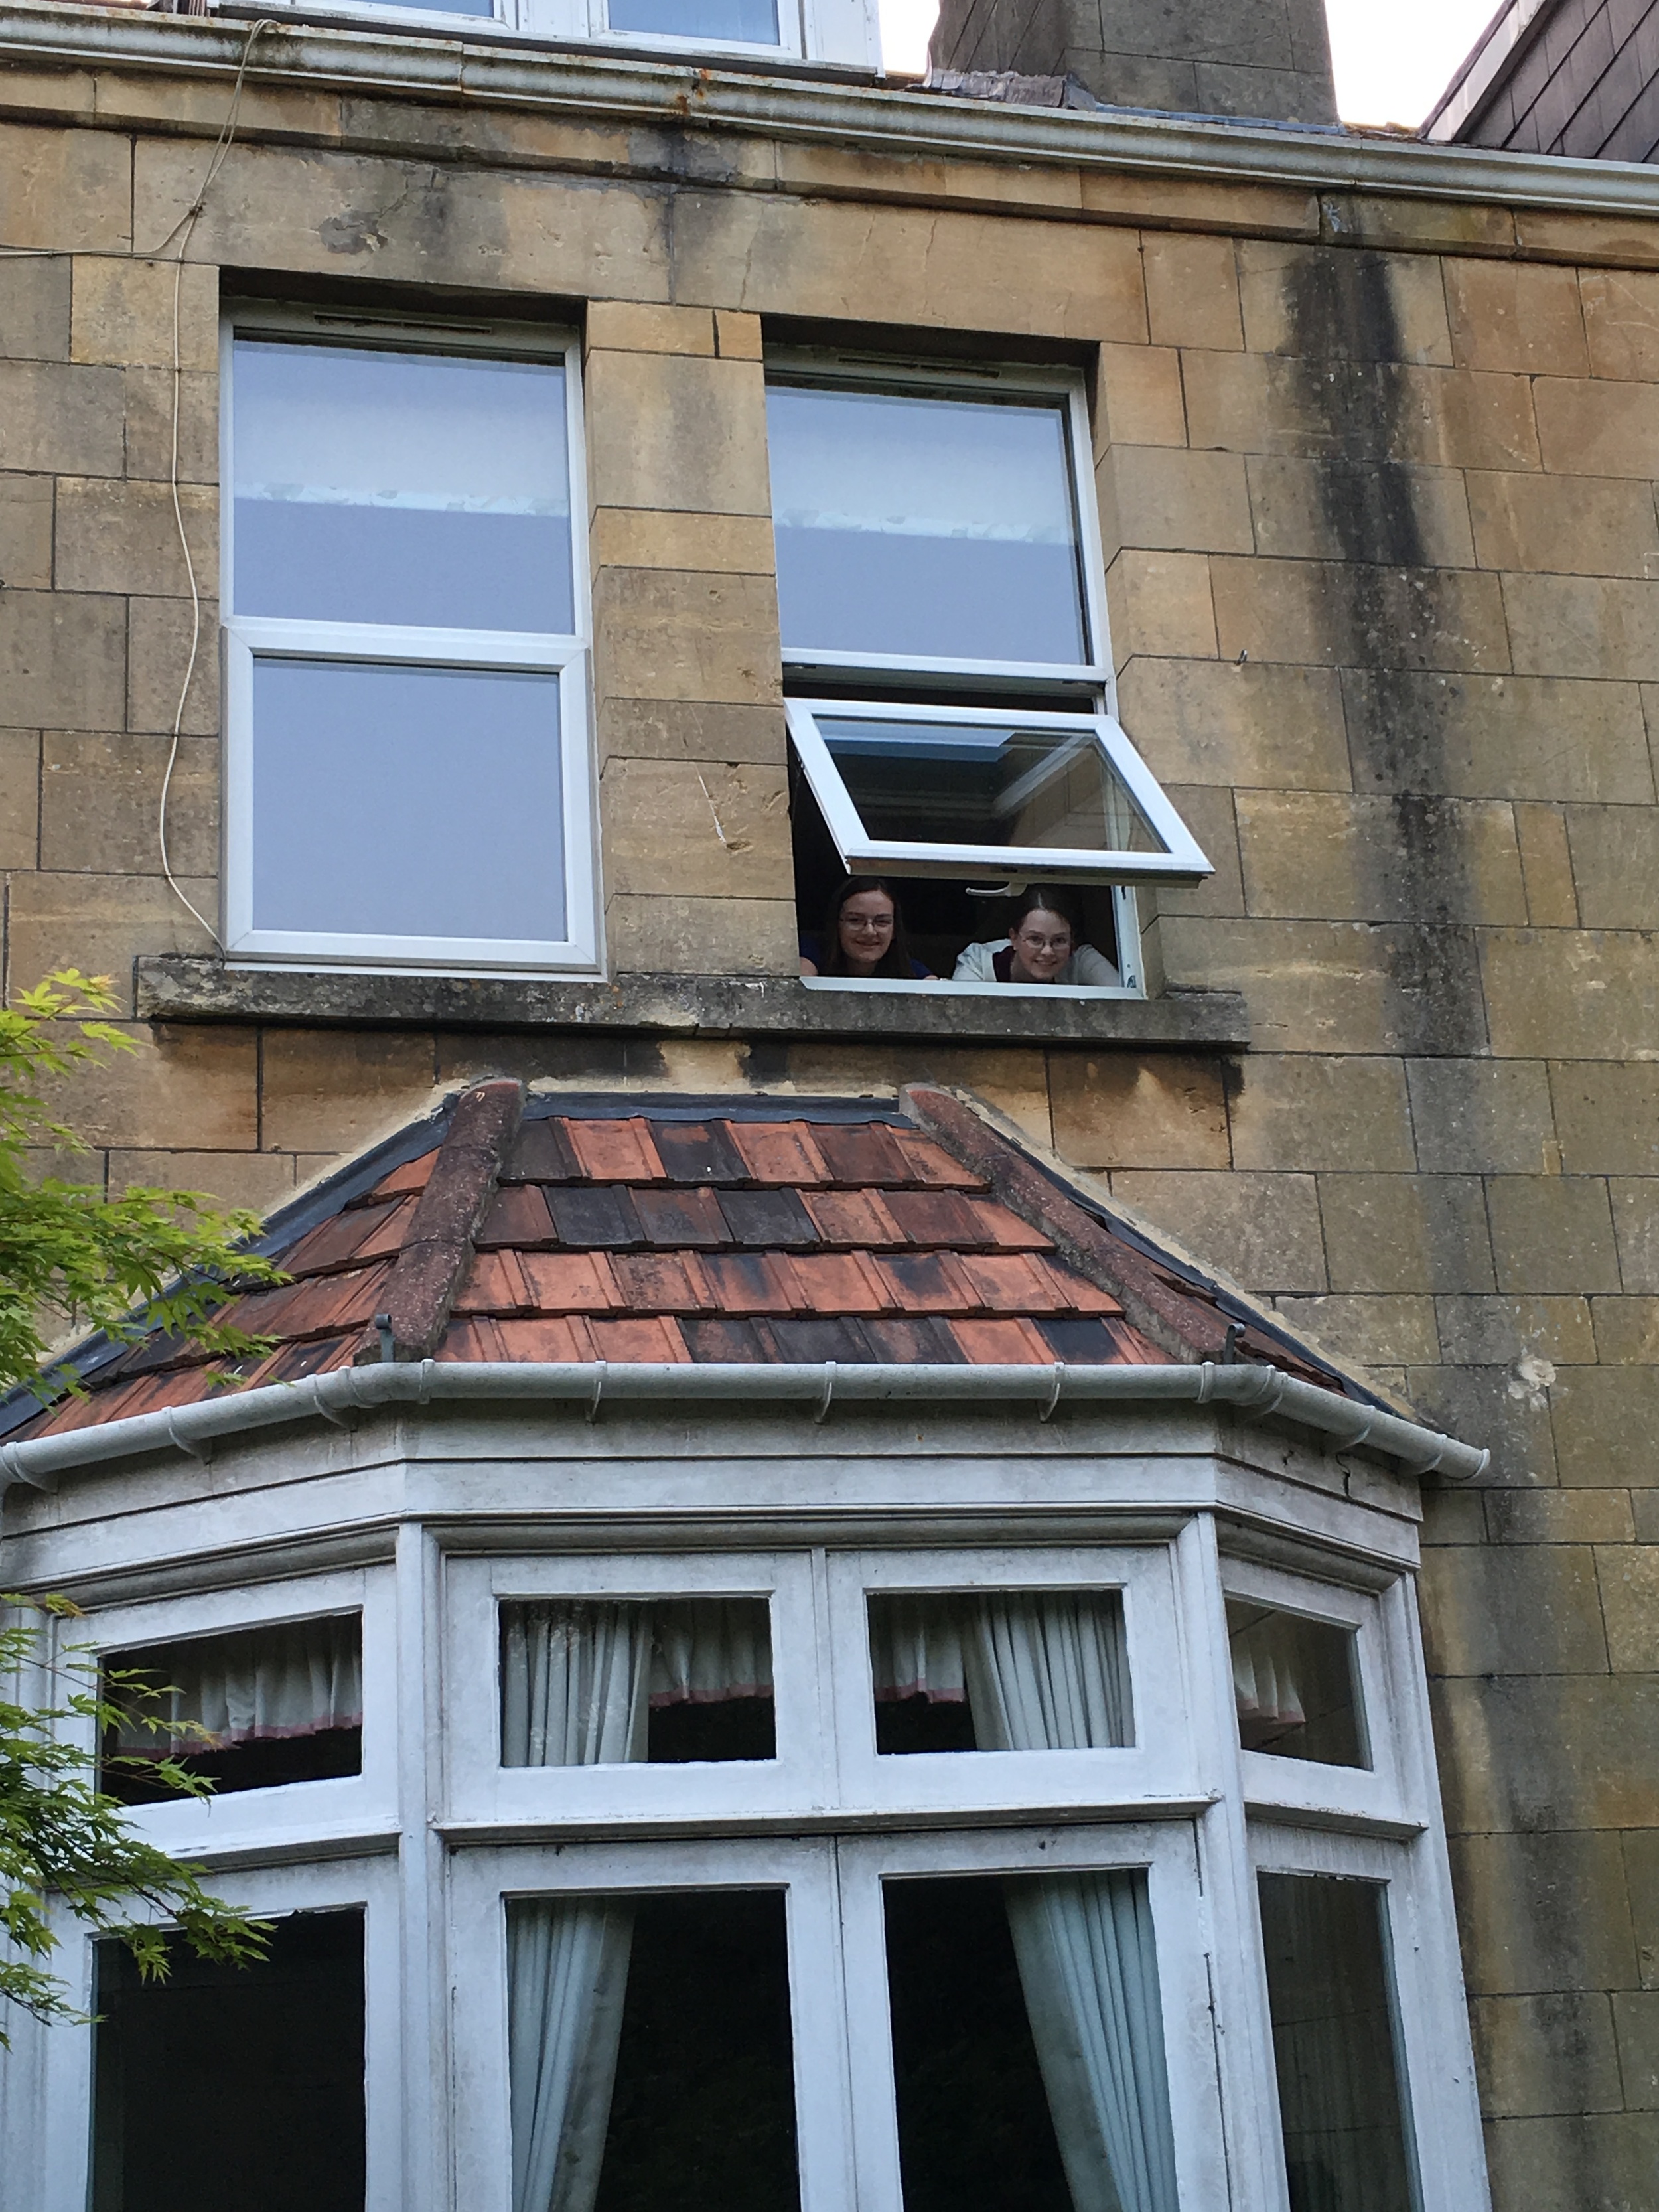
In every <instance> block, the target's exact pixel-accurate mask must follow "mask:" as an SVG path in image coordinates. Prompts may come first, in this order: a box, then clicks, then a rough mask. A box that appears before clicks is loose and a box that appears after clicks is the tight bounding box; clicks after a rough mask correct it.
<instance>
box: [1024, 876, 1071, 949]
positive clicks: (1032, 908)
mask: <svg viewBox="0 0 1659 2212" xmlns="http://www.w3.org/2000/svg"><path fill="white" fill-rule="evenodd" d="M1028 914H1057V915H1059V916H1060V920H1061V921H1063V922H1066V923H1067V924H1068V925H1069V927H1070V928H1071V932H1072V935H1073V938H1074V939H1077V941H1078V942H1079V944H1080V943H1081V942H1082V939H1083V925H1082V924H1081V922H1080V921H1079V920H1078V913H1077V908H1076V907H1074V906H1073V903H1072V897H1071V894H1070V892H1069V891H1063V890H1060V889H1059V888H1058V887H1057V886H1056V885H1054V884H1031V886H1030V889H1029V890H1027V891H1026V892H1025V893H1024V896H1022V897H1021V898H1019V899H1018V901H1017V902H1016V903H1015V906H1014V911H1013V913H1012V916H1011V917H1010V919H1009V922H1008V934H1009V936H1010V937H1012V935H1013V933H1014V932H1015V931H1016V930H1017V929H1018V927H1019V925H1020V924H1021V922H1022V921H1024V919H1025V917H1026V915H1028Z"/></svg>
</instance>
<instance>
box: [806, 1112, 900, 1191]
mask: <svg viewBox="0 0 1659 2212" xmlns="http://www.w3.org/2000/svg"><path fill="white" fill-rule="evenodd" d="M813 1135H814V1136H815V1138H816V1139H817V1147H818V1151H819V1152H820V1153H821V1154H822V1155H823V1163H824V1165H825V1166H826V1167H827V1168H828V1169H829V1172H830V1174H831V1175H832V1176H834V1178H835V1180H836V1182H843V1183H853V1184H855V1185H856V1184H859V1183H878V1184H890V1183H902V1182H908V1181H909V1179H910V1163H909V1162H908V1160H907V1159H906V1158H905V1157H904V1154H903V1153H902V1152H901V1151H900V1150H899V1147H898V1146H897V1145H896V1143H895V1142H894V1140H893V1133H892V1131H891V1130H890V1129H889V1128H885V1127H883V1125H882V1124H881V1123H880V1122H879V1121H863V1122H860V1121H853V1122H842V1123H837V1122H834V1121H830V1122H826V1123H825V1124H824V1125H823V1127H822V1128H819V1129H816V1130H814V1132H813Z"/></svg>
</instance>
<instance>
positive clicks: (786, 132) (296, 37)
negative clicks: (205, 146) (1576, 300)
mask: <svg viewBox="0 0 1659 2212" xmlns="http://www.w3.org/2000/svg"><path fill="white" fill-rule="evenodd" d="M251 27H252V26H245V25H244V24H243V23H241V22H236V23H232V22H230V21H214V20H212V19H210V18H203V17H195V16H188V15H132V14H129V13H126V12H125V11H122V10H116V9H107V10H106V9H95V8H76V7H73V6H70V5H67V4H65V0H41V3H40V4H30V0H9V4H6V5H3V6H0V105H3V100H4V85H3V64H5V63H7V62H13V63H17V64H33V67H34V68H35V69H36V70H38V69H39V66H40V64H41V63H42V62H43V61H55V62H58V63H59V64H62V65H63V66H64V67H66V68H76V69H86V68H94V69H95V68H100V67H101V68H106V69H123V70H143V71H146V72H148V73H149V74H151V75H160V76H179V77H197V78H199V77H202V76H209V77H214V76H219V77H222V78H224V79H225V80H226V82H228V81H229V80H230V79H231V78H232V77H233V76H234V74H235V71H236V70H237V68H238V66H239V64H240V62H241V60H242V58H243V54H244V49H245V48H246V45H247V41H248V33H249V30H250V28H251ZM247 76H248V82H250V83H258V84H264V85H276V84H283V83H290V84H293V85H295V86H297V87H300V88H303V89H304V90H305V91H307V93H310V94H316V93H318V92H319V91H322V90H325V89H332V90H334V91H337V92H339V93H341V94H348V95H350V96H353V97H359V98H361V97H362V96H363V95H365V94H374V93H385V94H391V95H393V96H413V97H417V98H428V99H434V98H435V99H441V100H449V101H452V102H458V103H463V104H465V105H467V106H492V105H494V106H511V107H516V108H523V109H531V110H538V111H540V112H560V111H562V112H568V113H569V114H571V115H572V116H580V117H581V118H587V119H592V118H599V119H606V118H611V119H616V120H618V121H623V122H629V123H635V124H640V123H644V124H655V125H660V126H661V127H662V128H664V129H665V130H670V131H683V130H684V128H685V127H686V125H688V123H690V124H691V125H699V126H702V127H703V128H707V129H726V130H732V131H749V132H756V133H762V134H765V135H767V136H770V137H780V138H785V139H799V140H811V141H824V142H829V143H834V144H836V145H837V146H841V147H857V148H860V149H863V150H866V151H867V152H870V153H872V154H879V155H884V156H885V157H887V158H888V159H889V160H892V159H914V158H915V157H918V156H935V157H938V156H945V157H951V156H955V157H957V158H963V157H967V158H970V159H972V158H977V159H981V160H1000V161H1011V162H1019V163H1023V164H1025V165H1028V166H1037V165H1049V164H1065V165H1068V166H1071V167H1081V168H1085V169H1098V170H1102V171H1111V172H1115V173H1124V172H1130V173H1143V174H1146V175H1152V176H1168V177H1182V178H1200V179H1209V180H1212V181H1214V182H1218V183H1235V184H1245V183H1255V184H1274V185H1288V186H1291V187H1295V188H1298V189H1301V190H1304V191H1312V192H1319V191H1338V192H1354V191H1362V192H1383V193H1389V194H1394V195H1401V196H1406V197H1413V198H1419V199H1456V200H1477V201H1486V202H1497V203H1512V204H1516V205H1517V206H1527V207H1534V208H1555V209H1563V210H1579V211H1582V212H1584V213H1597V214H1603V215H1620V214H1625V215H1642V216H1659V170H1656V169H1654V168H1651V167H1647V166H1645V165H1644V164H1643V163H1641V162H1634V161H1628V162H1627V161H1570V160H1568V159H1566V158H1565V157H1564V156H1561V155H1541V154H1513V153H1509V152H1506V151H1501V150H1498V149H1488V148H1485V147H1472V146H1436V145H1431V144H1428V143H1425V142H1424V141H1421V140H1419V139H1409V138H1407V139H1389V138H1378V137H1370V136H1366V135H1361V134H1358V133H1355V134H1352V135H1349V134H1344V133H1342V132H1340V131H1335V132H1333V131H1328V130H1325V131H1319V130H1309V131H1296V130H1294V129H1286V128H1285V126H1283V125H1278V124H1274V125H1259V124H1250V123H1244V122H1238V123H1234V122H1228V121H1225V120H1217V121H1215V122H1193V121H1190V120H1188V119H1186V118H1181V117H1173V116H1148V115H1145V114H1141V113H1129V112H1123V111H1115V110H1111V109H1107V110H1104V111H1102V112H1098V113H1091V112H1084V111H1080V110H1072V109H1060V108H1019V107H1013V106H1008V105H1006V104H1005V103H1003V102H1000V101H990V100H952V99H948V98H945V97H944V96H943V95H941V94H937V93H915V92H908V91H902V90H894V89H890V88H886V87H877V88H866V87H861V86H853V85H847V84H840V83H834V82H825V81H822V80H820V81H806V82H802V81H798V80H794V79H786V78H782V77H778V76H755V75H751V74H748V73H745V72H743V71H740V70H724V69H702V68H699V67H697V66H696V64H694V63H691V62H686V63H679V62H663V61H659V60H655V59H651V60H647V59H639V60H624V59H618V58H616V57H614V56H612V55H608V54H607V55H599V54H592V53H586V52H582V53H574V52H569V51H568V50H560V49H556V48H553V47H548V48H544V49H542V50H539V51H537V52H528V51H526V49H525V48H523V47H522V46H518V45H516V44H515V45H513V46H507V45H505V44H502V45H500V46H497V45H496V44H495V42H493V41H492V40H489V38H487V37H481V36H473V37H471V38H466V39H448V38H442V37H433V36H430V35H426V36H420V35H414V34H408V33H401V32H393V31H390V30H381V29H378V28H370V27H365V28H363V29H361V30H356V29H354V30H349V31H348V30H333V29H326V28H319V27H311V26H307V25H306V24H304V23H302V22H300V21H295V22H292V23H290V22H288V21H283V22H281V23H278V24H276V25H274V26H273V27H270V28H269V29H264V30H262V31H261V33H260V35H259V38H258V41H257V43H256V45H255V47H254V51H253V55H252V60H251V62H250V64H249V67H248V71H247ZM30 97H31V102H32V104H33V106H39V104H40V99H41V95H40V94H31V96H30ZM70 119H72V120H74V121H75V122H76V123H77V124H82V125H84V124H86V123H88V122H91V123H94V124H95V123H96V122H97V120H98V115H97V112H96V111H95V110H94V112H92V113H91V114H89V115H88V113H86V112H84V111H77V112H76V113H75V114H74V116H73V118H70ZM109 127H112V128H114V127H123V126H121V125H119V124H118V119H117V118H115V117H113V116H112V117H111V118H110V121H109ZM158 127H168V128H173V129H177V128H178V127H179V125H167V126H159V125H158ZM199 127H200V129H201V130H202V131H203V132H204V134H206V133H208V132H210V131H211V130H212V128H213V127H214V126H213V122H212V120H211V119H209V120H208V121H206V122H204V123H203V124H202V125H200V126H199ZM245 130H246V135H249V136H255V135H257V133H255V132H254V131H251V130H247V129H246V126H245ZM302 135H304V134H302ZM386 150H388V151H389V150H392V149H389V148H388V149H386Z"/></svg>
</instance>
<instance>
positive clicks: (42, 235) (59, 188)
mask: <svg viewBox="0 0 1659 2212" xmlns="http://www.w3.org/2000/svg"><path fill="white" fill-rule="evenodd" d="M192 153H193V149H192ZM131 210H132V141H131V139H130V138H125V137H121V136H120V134H119V133H118V132H117V131H65V130H62V129H60V128H57V127H53V126H45V127H42V128H39V129H37V128H34V127H33V126H30V125H24V124H18V123H9V124H8V125H7V126H6V149H5V159H4V160H3V161H0V244H3V245H6V246H55V247H57V248H58V249H59V250H60V251H63V250H65V249H71V250H72V249H74V248H76V247H85V246H115V247H121V246H129V245H131V241H132V232H131ZM149 235H152V234H150V233H146V236H149ZM153 235H155V236H159V235H160V233H159V232H157V233H155V234H153Z"/></svg>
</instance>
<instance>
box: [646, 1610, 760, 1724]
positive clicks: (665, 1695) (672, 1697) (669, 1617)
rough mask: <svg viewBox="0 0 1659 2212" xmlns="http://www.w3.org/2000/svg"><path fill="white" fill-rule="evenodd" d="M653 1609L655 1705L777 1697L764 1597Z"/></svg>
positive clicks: (653, 1683) (651, 1698)
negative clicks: (773, 1686) (774, 1691)
mask: <svg viewBox="0 0 1659 2212" xmlns="http://www.w3.org/2000/svg"><path fill="white" fill-rule="evenodd" d="M650 1611H651V1631H652V1650H651V1689H650V1700H651V1703H652V1704H653V1705H719V1704H720V1703H722V1702H723V1701H724V1700H725V1699H728V1698H769V1697H770V1696H771V1694H772V1637H771V1625H770V1620H769V1613H768V1607H767V1606H766V1603H765V1601H764V1600H763V1599H759V1598H752V1597H731V1598H727V1597H713V1598H709V1597H704V1598H675V1599H672V1600H671V1601H669V1602H668V1603H666V1604H664V1605H653V1607H651V1609H650Z"/></svg>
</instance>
